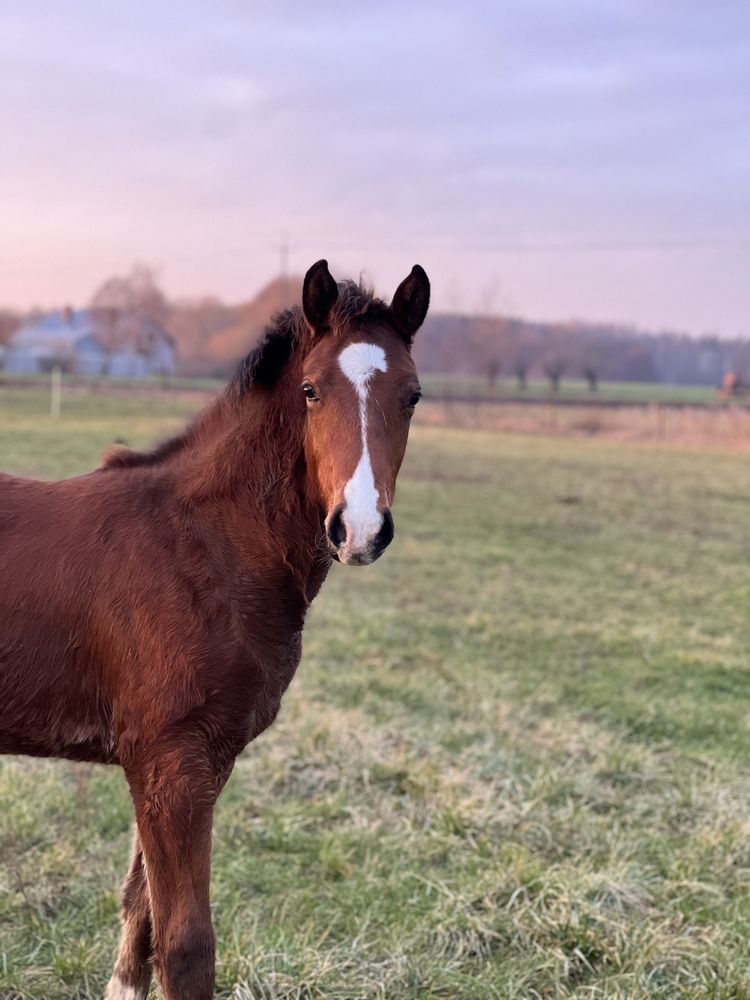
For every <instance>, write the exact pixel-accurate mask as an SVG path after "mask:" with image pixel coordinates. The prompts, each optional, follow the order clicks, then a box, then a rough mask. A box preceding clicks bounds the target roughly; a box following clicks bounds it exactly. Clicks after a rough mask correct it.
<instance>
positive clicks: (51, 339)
mask: <svg viewBox="0 0 750 1000" xmlns="http://www.w3.org/2000/svg"><path fill="white" fill-rule="evenodd" d="M91 333H92V326H91V310H89V309H81V310H79V311H77V312H73V311H72V310H68V309H65V310H63V309H60V310H57V311H56V312H51V313H47V314H46V316H41V317H40V318H39V319H36V320H33V321H32V322H30V323H25V324H24V325H23V326H22V327H20V329H18V330H17V331H16V332H15V334H14V335H13V337H12V338H11V341H10V343H11V345H12V346H13V347H16V348H27V349H29V350H31V349H37V350H39V349H40V348H44V347H49V348H50V349H54V350H60V349H64V350H72V349H73V347H74V345H75V343H76V341H77V340H80V339H81V338H82V337H87V336H89V335H90V334H91Z"/></svg>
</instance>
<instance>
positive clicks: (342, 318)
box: [227, 281, 390, 398]
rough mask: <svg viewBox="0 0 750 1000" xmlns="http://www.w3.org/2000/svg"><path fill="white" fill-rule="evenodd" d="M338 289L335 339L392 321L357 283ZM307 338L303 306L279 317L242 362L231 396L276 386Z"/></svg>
mask: <svg viewBox="0 0 750 1000" xmlns="http://www.w3.org/2000/svg"><path fill="white" fill-rule="evenodd" d="M338 289H339V297H338V299H337V301H336V304H335V305H334V307H333V312H332V315H331V327H332V329H333V332H334V335H336V334H337V333H338V332H339V331H340V330H341V329H342V327H344V326H349V325H351V324H353V323H354V324H356V323H361V322H364V321H368V322H385V321H387V320H388V319H389V317H390V310H389V308H388V306H387V305H386V304H385V302H383V301H382V300H381V299H378V298H376V297H375V295H374V294H373V291H372V289H370V288H366V287H365V286H364V285H362V284H361V283H358V282H356V281H341V282H339V286H338ZM307 335H308V329H307V324H306V323H305V320H304V317H303V315H302V309H301V308H300V306H294V307H293V308H292V309H285V310H283V311H282V312H278V313H276V315H275V316H274V317H273V319H272V320H271V322H270V324H269V325H268V326H267V327H266V329H265V330H264V331H263V334H262V336H261V338H260V340H259V341H258V343H257V344H256V346H255V347H254V348H253V349H252V351H250V353H249V354H248V355H247V356H246V357H245V358H243V360H242V361H241V362H240V364H239V367H238V369H237V372H236V374H235V376H234V378H233V379H232V381H231V382H230V383H229V385H228V386H227V390H228V392H230V393H232V392H233V393H234V394H235V395H236V396H237V397H239V398H241V397H242V396H244V394H245V393H246V392H248V390H249V389H251V388H252V386H253V385H264V386H266V387H268V388H271V387H272V386H274V385H275V384H276V382H278V380H279V378H280V377H281V373H282V372H283V371H284V369H285V368H286V366H287V364H288V362H289V359H290V358H291V356H292V354H294V352H295V350H296V349H297V348H298V347H299V346H300V345H301V344H302V343H303V342H304V340H305V338H306V336H307Z"/></svg>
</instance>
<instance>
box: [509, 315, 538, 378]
mask: <svg viewBox="0 0 750 1000" xmlns="http://www.w3.org/2000/svg"><path fill="white" fill-rule="evenodd" d="M508 340H509V348H508V356H509V357H508V369H509V371H511V372H512V373H513V374H514V375H515V377H516V381H517V382H518V388H519V389H520V390H521V391H525V390H526V389H527V388H528V385H529V374H530V372H531V369H532V367H533V364H534V358H535V356H536V354H537V353H538V339H537V337H536V336H535V334H534V333H533V332H532V330H531V327H530V326H528V325H527V324H522V323H519V322H517V321H513V323H512V325H511V329H510V334H509V338H508Z"/></svg>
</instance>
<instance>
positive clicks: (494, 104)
mask: <svg viewBox="0 0 750 1000" xmlns="http://www.w3.org/2000/svg"><path fill="white" fill-rule="evenodd" d="M0 123H1V124H2V146H0V236H1V238H2V239H1V242H0V305H13V306H18V307H28V306H31V305H32V304H36V305H41V306H47V305H50V304H54V303H62V302H72V303H74V304H81V303H84V302H85V301H86V300H87V299H88V298H89V296H90V294H91V292H92V291H93V289H94V288H95V287H96V285H97V284H98V283H100V282H101V281H102V280H103V279H104V278H106V277H108V276H109V275H110V274H112V273H114V272H118V271H123V270H126V269H129V267H130V265H131V263H132V262H133V261H135V260H139V261H145V262H148V263H151V264H153V265H155V266H156V267H157V268H158V269H159V272H160V276H161V281H162V283H163V285H164V287H165V289H166V291H167V292H168V293H169V294H170V295H181V296H199V295H202V294H206V293H215V294H218V295H220V296H222V297H224V298H226V299H228V300H232V301H234V300H239V299H245V298H249V297H251V296H252V295H253V294H254V293H255V292H256V291H257V289H258V287H259V286H260V285H261V284H262V283H263V282H264V281H266V280H267V279H269V278H270V277H272V276H273V275H274V274H275V273H276V272H277V271H278V267H279V251H278V244H279V242H280V240H281V238H282V235H283V234H284V233H287V234H288V237H289V242H290V245H291V267H292V270H293V271H297V272H300V271H303V270H304V269H305V268H306V267H307V266H308V265H309V264H311V263H312V262H313V261H315V260H316V259H317V258H319V257H322V256H325V257H327V258H328V259H329V261H330V262H331V266H332V268H333V269H334V272H335V273H337V274H338V275H340V276H344V275H345V274H351V275H354V276H358V275H359V274H360V272H362V271H364V273H365V275H366V277H367V278H368V279H369V280H370V281H372V282H374V284H375V286H376V288H377V289H378V290H379V291H381V292H382V293H384V294H390V293H391V291H392V289H393V288H394V287H395V284H396V283H397V281H398V280H400V278H401V277H402V276H403V275H404V274H406V273H407V271H408V270H409V268H410V267H411V265H412V264H413V263H415V262H419V263H421V264H423V265H424V267H425V268H426V269H427V270H428V273H429V274H430V277H431V279H432V281H433V287H434V302H435V305H436V306H437V307H439V308H442V309H461V310H467V311H468V310H472V311H473V310H482V311H484V310H488V309H489V310H496V311H502V312H512V313H516V314H520V315H524V316H527V317H530V318H540V319H547V318H549V319H568V318H573V317H576V318H583V319H607V320H617V321H623V322H634V323H637V324H639V325H641V326H644V327H649V328H663V327H667V328H672V329H675V328H676V329H686V330H688V331H691V332H696V333H698V332H703V331H712V332H718V333H720V334H722V335H734V334H737V333H743V334H744V335H746V336H750V263H749V258H750V4H748V3H747V2H746V0H736V2H732V0H713V2H711V3H708V2H706V0H679V2H676V0H620V2H612V0H524V2H523V3H510V2H495V3H455V4H445V3H435V2H429V3H427V2H426V3H419V2H399V3H391V2H381V3H378V4H351V3H340V2H325V0H316V2H315V3H313V4H302V3H289V2H278V0H277V2H268V3H265V2H264V3H251V2H245V3H240V2H233V0H223V2H222V0H211V2H208V0H207V2H197V0H182V2H180V3H177V2H174V0H162V2H159V3H146V2H142V0H130V2H128V3H127V4H125V3H118V4H115V3H109V4H102V3H101V2H93V0H71V2H68V3H53V2H51V0H48V2H36V0H25V2H23V3H21V2H16V0H5V2H4V3H3V5H2V8H1V9H0Z"/></svg>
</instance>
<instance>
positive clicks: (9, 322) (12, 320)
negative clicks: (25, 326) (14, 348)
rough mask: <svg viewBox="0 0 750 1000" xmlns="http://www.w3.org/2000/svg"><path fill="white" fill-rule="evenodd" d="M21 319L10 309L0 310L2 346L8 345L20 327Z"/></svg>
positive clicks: (0, 340)
mask: <svg viewBox="0 0 750 1000" xmlns="http://www.w3.org/2000/svg"><path fill="white" fill-rule="evenodd" d="M20 325H21V317H20V316H19V315H18V313H14V312H11V310H9V309H0V344H7V343H8V341H9V340H10V338H11V337H12V336H13V334H14V333H15V332H16V330H17V329H18V327H19V326H20Z"/></svg>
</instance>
